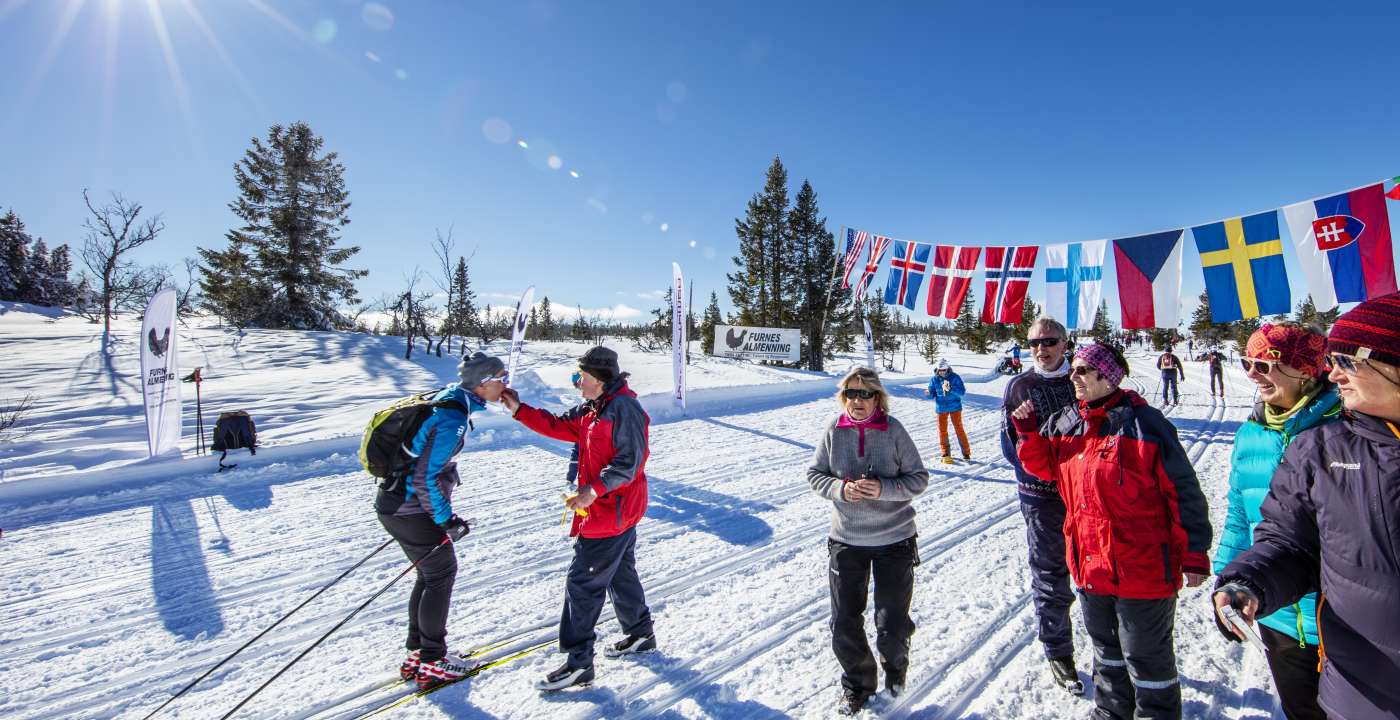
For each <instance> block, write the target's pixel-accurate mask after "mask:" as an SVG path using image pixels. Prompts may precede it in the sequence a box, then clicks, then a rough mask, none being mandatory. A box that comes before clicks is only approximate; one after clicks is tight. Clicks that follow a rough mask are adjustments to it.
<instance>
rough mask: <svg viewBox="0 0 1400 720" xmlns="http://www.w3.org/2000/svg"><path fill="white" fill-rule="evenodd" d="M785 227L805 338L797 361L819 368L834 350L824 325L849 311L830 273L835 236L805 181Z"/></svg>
mask: <svg viewBox="0 0 1400 720" xmlns="http://www.w3.org/2000/svg"><path fill="white" fill-rule="evenodd" d="M787 226H788V232H789V234H790V235H791V237H792V256H793V265H794V267H795V271H796V272H795V274H794V279H795V280H796V283H795V284H796V287H795V291H796V292H795V295H796V303H797V313H796V318H797V319H798V320H797V321H798V326H799V327H801V328H802V334H803V336H804V337H806V339H807V342H806V344H804V345H803V346H802V361H801V362H802V364H803V365H805V366H806V367H807V369H808V370H821V369H822V362H823V361H824V360H825V359H826V358H828V357H831V356H832V350H833V349H834V348H833V344H834V343H833V342H832V338H831V333H830V332H828V328H830V327H831V326H832V325H833V324H839V323H842V322H845V320H846V317H845V316H846V315H847V314H849V313H850V310H849V308H848V307H847V301H848V300H849V299H850V294H851V291H850V290H849V289H847V290H843V289H841V288H840V287H839V286H840V284H841V283H840V280H839V279H838V278H837V277H836V274H835V272H833V271H834V269H835V267H836V245H835V239H834V238H833V237H832V236H831V233H830V232H829V231H828V230H827V229H826V218H823V217H821V211H820V210H818V208H817V193H816V191H815V190H813V189H812V184H811V183H809V182H807V181H806V180H803V181H802V189H801V190H798V191H797V200H796V202H795V203H794V204H793V207H792V212H790V213H788V219H787Z"/></svg>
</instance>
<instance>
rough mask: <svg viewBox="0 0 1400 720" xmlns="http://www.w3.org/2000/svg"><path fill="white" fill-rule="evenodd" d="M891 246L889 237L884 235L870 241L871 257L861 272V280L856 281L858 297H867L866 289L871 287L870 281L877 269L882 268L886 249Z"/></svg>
mask: <svg viewBox="0 0 1400 720" xmlns="http://www.w3.org/2000/svg"><path fill="white" fill-rule="evenodd" d="M889 247H890V239H889V238H887V237H885V236H883V235H875V236H874V240H873V241H872V242H871V243H870V257H869V259H868V260H866V261H865V269H864V270H862V271H861V273H860V281H859V282H857V283H856V293H855V296H856V297H858V298H860V297H865V289H866V288H868V287H870V281H871V280H873V279H874V278H875V271H876V270H878V269H879V268H880V261H881V260H883V259H885V250H887V249H889Z"/></svg>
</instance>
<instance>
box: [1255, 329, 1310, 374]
mask: <svg viewBox="0 0 1400 720" xmlns="http://www.w3.org/2000/svg"><path fill="white" fill-rule="evenodd" d="M1244 354H1245V355H1246V356H1248V357H1251V358H1255V359H1258V360H1274V361H1276V362H1281V363H1283V364H1284V365H1287V366H1289V367H1291V368H1297V369H1298V370H1300V371H1302V373H1303V374H1304V375H1307V376H1308V377H1322V376H1323V375H1325V374H1327V368H1326V366H1325V364H1324V363H1323V360H1324V358H1325V356H1326V355H1327V339H1326V338H1324V337H1323V336H1322V335H1321V334H1320V333H1316V332H1313V331H1312V330H1308V329H1306V328H1302V327H1298V326H1290V325H1274V324H1272V323H1264V324H1263V325H1262V326H1260V327H1259V329H1258V330H1255V331H1254V334H1253V335H1250V336H1249V343H1248V344H1247V345H1245V349H1244Z"/></svg>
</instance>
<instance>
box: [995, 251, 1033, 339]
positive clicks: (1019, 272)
mask: <svg viewBox="0 0 1400 720" xmlns="http://www.w3.org/2000/svg"><path fill="white" fill-rule="evenodd" d="M1039 252H1040V247H1039V246H1036V245H1022V246H1020V247H1007V246H993V247H989V248H987V259H986V261H985V267H986V270H987V293H986V295H985V297H984V300H983V302H982V322H984V323H1009V324H1011V325H1015V324H1018V323H1020V322H1021V320H1023V319H1024V318H1022V311H1023V310H1024V309H1025V304H1026V290H1027V289H1029V288H1030V284H1031V272H1032V271H1033V270H1034V269H1035V258H1036V255H1037V254H1039Z"/></svg>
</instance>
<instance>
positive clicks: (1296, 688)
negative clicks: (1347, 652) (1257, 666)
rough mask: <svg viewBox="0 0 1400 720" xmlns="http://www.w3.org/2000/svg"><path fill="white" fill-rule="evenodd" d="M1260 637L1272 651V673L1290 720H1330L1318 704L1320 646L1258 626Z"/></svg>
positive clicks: (1281, 702) (1275, 688)
mask: <svg viewBox="0 0 1400 720" xmlns="http://www.w3.org/2000/svg"><path fill="white" fill-rule="evenodd" d="M1258 627H1259V638H1260V639H1261V640H1263V641H1264V644H1265V645H1266V646H1268V648H1269V655H1268V658H1269V672H1270V673H1271V674H1272V675H1273V676H1274V690H1276V691H1277V692H1278V699H1279V704H1280V705H1282V706H1283V714H1284V717H1287V718H1288V720H1327V713H1325V712H1323V711H1322V708H1321V707H1319V706H1318V704H1317V683H1318V677H1319V676H1318V673H1317V646H1316V645H1308V644H1306V643H1305V644H1303V645H1301V646H1300V645H1299V644H1298V639H1297V638H1295V637H1292V636H1290V635H1285V634H1284V633H1281V632H1279V631H1277V630H1275V629H1273V628H1271V627H1267V626H1265V625H1259V626H1258Z"/></svg>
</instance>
